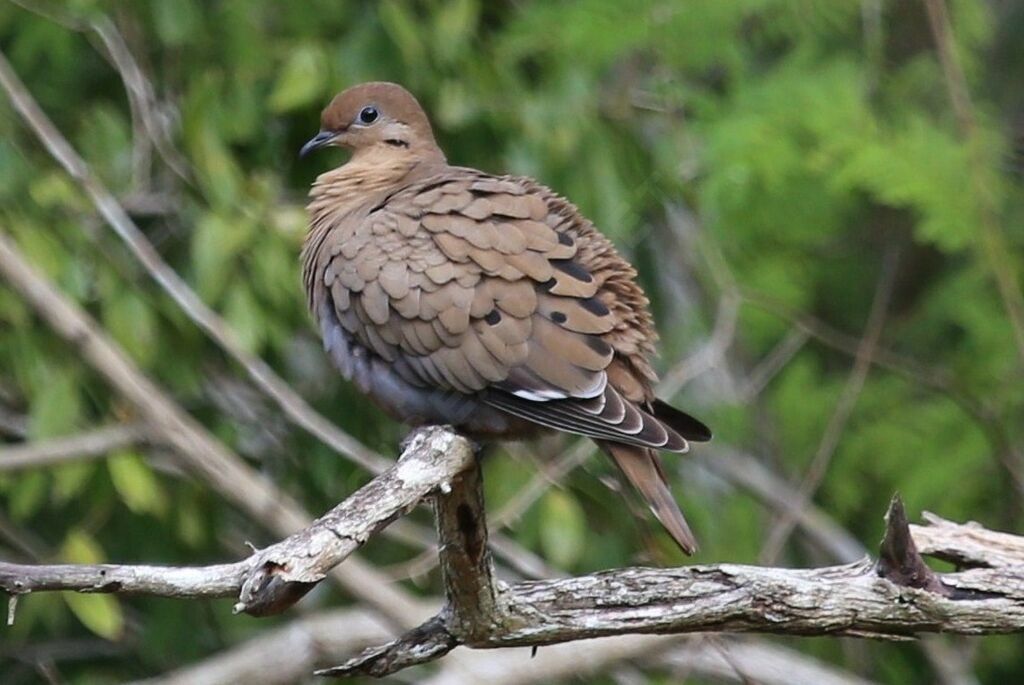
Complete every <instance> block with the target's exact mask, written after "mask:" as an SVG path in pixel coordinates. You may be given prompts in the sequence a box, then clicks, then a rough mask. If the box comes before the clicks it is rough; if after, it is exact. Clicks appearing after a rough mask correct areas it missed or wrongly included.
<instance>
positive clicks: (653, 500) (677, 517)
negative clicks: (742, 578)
mask: <svg viewBox="0 0 1024 685" xmlns="http://www.w3.org/2000/svg"><path fill="white" fill-rule="evenodd" d="M598 445H600V447H601V449H602V450H603V451H604V452H605V453H606V454H607V455H608V456H609V457H611V458H612V461H614V462H615V464H616V465H617V466H618V467H619V469H620V470H621V471H622V473H623V474H624V475H625V476H626V478H627V479H628V480H629V482H630V483H632V484H633V487H635V488H636V489H637V490H639V491H640V494H641V495H643V497H644V499H645V500H647V504H648V506H650V508H651V511H652V512H653V513H654V515H655V516H656V517H657V518H658V521H660V522H661V525H663V526H664V527H665V530H667V531H668V532H669V534H670V535H671V536H672V538H673V539H674V540H675V541H676V543H677V544H678V545H679V547H680V548H681V549H682V550H683V552H685V553H686V554H694V553H695V552H696V551H697V539H696V538H695V537H694V536H693V532H692V531H691V530H690V526H689V525H688V524H687V523H686V518H684V517H683V512H682V511H680V510H679V505H678V504H676V501H675V499H674V498H673V497H672V493H671V491H669V489H668V481H667V480H666V478H665V470H664V468H663V467H662V465H661V459H660V457H659V456H658V453H657V452H655V451H654V450H653V449H651V448H649V447H636V446H633V445H623V444H622V443H616V442H607V441H604V440H600V441H598Z"/></svg>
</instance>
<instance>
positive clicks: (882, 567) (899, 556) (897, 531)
mask: <svg viewBox="0 0 1024 685" xmlns="http://www.w3.org/2000/svg"><path fill="white" fill-rule="evenodd" d="M875 572H876V573H877V574H878V576H879V577H880V578H885V579H886V580H888V581H889V582H891V583H894V584H896V585H902V586H904V587H912V588H917V589H919V590H927V591H928V592H934V593H937V594H940V595H942V596H944V597H951V596H952V595H953V589H952V588H950V587H947V586H946V585H944V584H943V582H942V581H941V580H939V577H938V575H937V574H936V573H935V571H933V570H931V568H929V567H928V564H926V563H925V562H924V558H923V557H922V556H921V555H920V554H919V553H918V551H917V546H916V545H915V544H914V538H913V537H911V535H910V522H909V521H908V520H907V511H906V509H905V508H904V506H903V500H902V499H901V498H900V496H899V494H895V495H893V497H892V500H891V501H890V502H889V511H888V512H886V514H885V536H884V537H883V538H882V544H881V547H880V549H879V554H878V562H877V563H876V564H875Z"/></svg>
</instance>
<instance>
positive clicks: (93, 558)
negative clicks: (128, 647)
mask: <svg viewBox="0 0 1024 685" xmlns="http://www.w3.org/2000/svg"><path fill="white" fill-rule="evenodd" d="M61 557H62V558H63V559H64V560H66V561H67V562H69V563H74V564H98V563H102V562H103V551H102V550H101V549H100V546H99V544H97V543H96V541H95V540H94V539H93V538H92V537H91V536H90V535H89V534H87V533H85V532H84V531H81V530H73V531H71V532H70V533H69V534H68V536H67V538H65V540H64V545H63V546H62V548H61ZM62 597H63V598H64V601H66V602H67V604H68V607H69V608H70V609H71V612H72V613H73V614H74V615H75V617H76V618H78V620H79V621H81V622H82V624H83V625H84V626H85V627H86V628H88V629H89V630H90V631H92V632H93V633H95V634H96V635H98V636H100V637H102V638H105V639H107V640H117V639H119V638H120V637H121V635H122V634H123V633H124V614H123V612H122V611H121V604H120V602H118V600H117V599H116V598H115V597H114V596H113V595H106V594H85V593H80V592H65V593H63V595H62Z"/></svg>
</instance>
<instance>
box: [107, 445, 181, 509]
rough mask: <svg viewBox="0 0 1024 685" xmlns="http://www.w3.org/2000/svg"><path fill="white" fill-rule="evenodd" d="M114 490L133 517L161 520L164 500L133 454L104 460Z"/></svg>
mask: <svg viewBox="0 0 1024 685" xmlns="http://www.w3.org/2000/svg"><path fill="white" fill-rule="evenodd" d="M107 470H108V471H109V472H110V480H111V481H112V482H113V483H114V488H115V489H116V490H117V492H118V494H119V495H120V496H121V500H122V501H123V502H124V503H125V505H126V506H127V507H128V508H129V509H131V510H132V511H134V512H136V513H140V514H141V513H145V514H153V515H155V516H162V515H163V514H164V513H166V511H167V504H168V502H167V496H166V495H165V494H164V490H163V488H162V487H161V486H160V481H158V480H157V478H156V476H155V475H153V471H152V470H151V469H150V468H149V465H148V464H146V461H145V460H144V459H143V458H142V457H141V456H140V455H139V454H137V453H135V452H128V451H122V452H117V453H115V454H112V455H111V456H110V458H108V459H107Z"/></svg>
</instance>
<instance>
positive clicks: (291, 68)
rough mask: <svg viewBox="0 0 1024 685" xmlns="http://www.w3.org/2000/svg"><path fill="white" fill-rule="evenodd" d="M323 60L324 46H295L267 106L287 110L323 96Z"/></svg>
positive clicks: (324, 61) (324, 63)
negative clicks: (322, 47) (321, 47)
mask: <svg viewBox="0 0 1024 685" xmlns="http://www.w3.org/2000/svg"><path fill="white" fill-rule="evenodd" d="M326 61H327V60H326V57H325V56H324V53H323V50H321V49H320V48H319V47H318V46H316V45H301V46H299V47H297V48H294V49H293V50H292V52H291V54H290V55H289V56H288V61H287V62H286V63H285V65H284V68H283V69H282V70H281V75H280V76H278V78H277V83H276V84H275V85H274V90H273V92H272V93H271V94H270V101H269V102H270V108H271V109H272V110H273V111H275V112H287V111H288V110H292V109H296V108H298V107H302V106H305V105H308V104H311V103H314V102H316V101H317V99H318V98H322V97H324V95H325V90H324V85H325V84H324V73H325V71H326ZM317 104H321V103H318V102H317Z"/></svg>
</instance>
